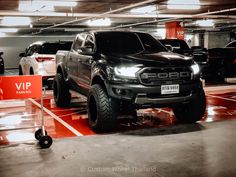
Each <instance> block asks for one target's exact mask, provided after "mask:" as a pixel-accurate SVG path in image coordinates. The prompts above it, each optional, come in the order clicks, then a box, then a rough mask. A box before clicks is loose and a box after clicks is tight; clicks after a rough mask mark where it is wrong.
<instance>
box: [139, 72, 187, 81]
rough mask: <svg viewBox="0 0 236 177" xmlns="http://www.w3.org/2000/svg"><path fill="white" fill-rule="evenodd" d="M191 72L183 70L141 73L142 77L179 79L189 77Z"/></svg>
mask: <svg viewBox="0 0 236 177" xmlns="http://www.w3.org/2000/svg"><path fill="white" fill-rule="evenodd" d="M189 77H190V73H189V72H186V71H183V72H160V73H143V74H141V79H160V80H162V79H179V78H189Z"/></svg>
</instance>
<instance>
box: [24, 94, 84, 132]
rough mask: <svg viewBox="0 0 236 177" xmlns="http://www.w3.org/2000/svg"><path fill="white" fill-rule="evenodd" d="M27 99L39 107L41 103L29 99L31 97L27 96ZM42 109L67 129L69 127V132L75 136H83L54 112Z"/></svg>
mask: <svg viewBox="0 0 236 177" xmlns="http://www.w3.org/2000/svg"><path fill="white" fill-rule="evenodd" d="M29 100H30V101H31V102H32V103H33V104H34V105H36V106H37V107H39V108H41V105H40V104H39V103H38V102H37V101H35V100H33V99H31V98H29ZM43 110H44V111H45V112H46V113H47V114H49V115H50V116H52V117H53V118H54V119H56V120H57V121H58V122H60V123H61V124H62V125H64V126H65V127H66V128H68V129H69V130H70V131H71V132H73V133H74V134H75V135H76V136H84V135H83V134H82V133H80V132H79V131H77V130H76V129H74V128H73V127H72V126H70V125H69V124H68V123H66V122H65V121H63V120H62V119H61V118H60V117H58V116H57V115H55V114H54V113H53V112H51V111H50V110H49V109H47V108H45V107H43Z"/></svg>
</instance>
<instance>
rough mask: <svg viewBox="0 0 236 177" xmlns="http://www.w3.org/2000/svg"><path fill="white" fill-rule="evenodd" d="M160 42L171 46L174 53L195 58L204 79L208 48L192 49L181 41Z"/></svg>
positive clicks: (166, 40)
mask: <svg viewBox="0 0 236 177" xmlns="http://www.w3.org/2000/svg"><path fill="white" fill-rule="evenodd" d="M160 42H161V43H162V44H163V45H165V46H171V47H172V51H173V52H174V53H178V54H182V55H185V56H193V60H194V61H196V62H197V63H198V65H199V66H200V69H201V72H202V77H203V78H204V77H205V76H206V67H207V62H208V53H207V49H206V48H201V47H200V46H194V47H192V48H190V47H189V45H188V44H187V43H186V42H185V41H184V40H181V39H161V40H160Z"/></svg>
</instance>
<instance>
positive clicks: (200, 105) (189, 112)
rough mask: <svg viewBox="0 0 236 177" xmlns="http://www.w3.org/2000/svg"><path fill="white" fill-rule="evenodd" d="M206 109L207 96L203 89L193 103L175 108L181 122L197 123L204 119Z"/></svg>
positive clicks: (176, 115) (177, 117)
mask: <svg viewBox="0 0 236 177" xmlns="http://www.w3.org/2000/svg"><path fill="white" fill-rule="evenodd" d="M205 110H206V96H205V93H204V91H203V90H202V91H201V92H200V93H199V94H198V96H197V97H196V99H195V100H193V101H192V102H191V103H187V104H182V105H178V106H177V107H175V108H173V111H174V114H175V117H176V119H177V120H178V122H180V123H195V122H197V121H199V120H201V119H202V117H203V115H204V113H205Z"/></svg>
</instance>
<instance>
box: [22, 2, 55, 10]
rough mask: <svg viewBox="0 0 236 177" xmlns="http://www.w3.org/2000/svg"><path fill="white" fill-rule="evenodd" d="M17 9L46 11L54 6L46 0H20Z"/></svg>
mask: <svg viewBox="0 0 236 177" xmlns="http://www.w3.org/2000/svg"><path fill="white" fill-rule="evenodd" d="M18 10H19V11H23V12H25V11H27V12H36V11H40V12H48V11H54V6H53V5H52V4H50V3H48V2H47V1H20V3H19V7H18Z"/></svg>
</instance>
